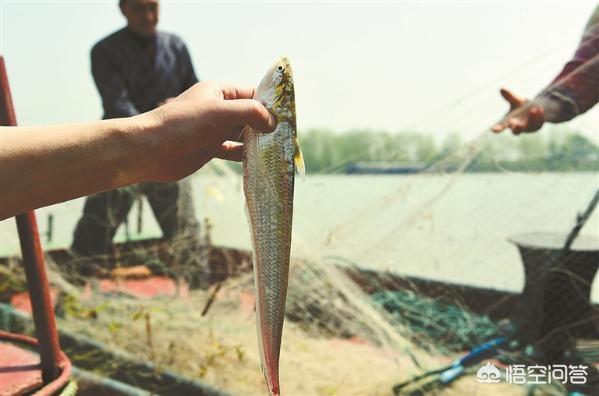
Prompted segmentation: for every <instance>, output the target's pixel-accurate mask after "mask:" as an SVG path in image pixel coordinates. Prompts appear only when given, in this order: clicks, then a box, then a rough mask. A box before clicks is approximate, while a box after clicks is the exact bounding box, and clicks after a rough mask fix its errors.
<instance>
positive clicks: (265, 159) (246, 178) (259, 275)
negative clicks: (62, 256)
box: [243, 57, 304, 395]
mask: <svg viewBox="0 0 599 396" xmlns="http://www.w3.org/2000/svg"><path fill="white" fill-rule="evenodd" d="M254 99H256V100H258V101H260V102H261V103H262V104H264V106H265V107H266V108H267V109H268V110H269V111H270V112H271V113H272V114H274V115H275V117H276V119H277V127H276V130H275V131H274V132H273V133H269V134H261V133H260V132H259V131H256V130H253V129H252V128H250V127H246V128H245V129H244V133H243V142H244V160H243V189H244V192H245V200H246V209H247V215H248V219H249V223H250V231H251V238H252V248H253V261H254V280H255V285H256V294H257V296H256V322H257V328H258V347H259V349H260V360H261V362H262V371H263V373H264V378H265V380H266V384H267V386H268V390H269V392H270V394H271V395H279V394H280V388H279V353H280V349H281V336H282V332H283V320H284V317H285V299H286V296H287V282H288V278H289V257H290V251H291V223H292V217H293V186H294V180H295V172H296V168H297V169H298V171H299V173H300V174H303V173H304V162H303V157H302V154H301V150H300V147H299V144H298V141H297V127H296V118H295V92H294V86H293V74H292V72H291V65H290V64H289V61H288V60H287V58H285V57H283V58H281V59H279V60H278V61H277V62H276V63H275V64H274V65H273V66H272V67H271V68H270V70H269V71H268V73H266V76H265V77H264V78H263V79H262V82H261V83H260V85H259V86H258V88H257V89H256V93H255V95H254Z"/></svg>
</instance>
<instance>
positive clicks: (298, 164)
mask: <svg viewBox="0 0 599 396" xmlns="http://www.w3.org/2000/svg"><path fill="white" fill-rule="evenodd" d="M293 144H294V146H295V156H294V157H293V162H295V169H296V170H297V173H298V174H299V175H300V176H301V178H302V179H305V178H306V164H305V163H304V155H303V154H302V149H301V147H300V145H299V140H297V137H295V138H293Z"/></svg>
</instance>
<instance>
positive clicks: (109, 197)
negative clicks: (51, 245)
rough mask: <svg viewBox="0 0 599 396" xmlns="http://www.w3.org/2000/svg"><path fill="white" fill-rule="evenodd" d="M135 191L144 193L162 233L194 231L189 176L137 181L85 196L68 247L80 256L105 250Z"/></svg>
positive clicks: (123, 218)
mask: <svg viewBox="0 0 599 396" xmlns="http://www.w3.org/2000/svg"><path fill="white" fill-rule="evenodd" d="M139 194H142V195H145V196H146V197H147V199H148V202H149V203H150V206H151V208H152V212H154V216H155V217H156V220H157V222H158V224H159V225H160V228H161V229H162V234H163V237H165V238H173V237H175V236H183V235H198V233H199V228H200V227H199V223H198V221H197V220H196V218H195V213H194V209H193V201H192V194H191V183H190V180H189V179H184V180H182V181H180V182H175V183H141V184H137V185H134V186H130V187H124V188H120V189H117V190H112V191H106V192H102V193H99V194H96V195H91V196H89V197H87V200H86V201H85V206H84V208H83V216H82V217H81V219H79V222H78V223H77V227H76V228H75V233H74V236H73V243H72V245H71V250H72V251H73V252H75V253H77V254H80V255H83V256H91V255H102V254H107V253H108V252H109V251H110V248H111V246H112V239H113V238H114V235H115V233H116V230H117V229H118V227H119V226H120V225H121V223H122V222H123V221H125V218H126V217H127V214H128V213H129V210H130V209H131V206H132V205H133V202H134V201H135V199H136V197H137V196H138V195H139Z"/></svg>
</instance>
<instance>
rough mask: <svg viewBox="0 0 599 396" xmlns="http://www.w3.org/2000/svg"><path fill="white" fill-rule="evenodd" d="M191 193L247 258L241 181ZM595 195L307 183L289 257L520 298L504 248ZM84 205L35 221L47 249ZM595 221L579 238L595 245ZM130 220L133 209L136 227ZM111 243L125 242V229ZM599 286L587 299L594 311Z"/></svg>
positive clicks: (588, 188) (589, 190) (209, 180)
mask: <svg viewBox="0 0 599 396" xmlns="http://www.w3.org/2000/svg"><path fill="white" fill-rule="evenodd" d="M192 183H193V187H194V195H195V196H194V200H195V204H196V212H197V214H198V217H200V218H201V219H206V218H207V219H209V222H210V224H211V237H212V240H213V242H214V243H215V244H219V245H226V246H232V247H241V248H249V234H248V225H247V221H246V217H245V213H244V199H243V189H242V184H241V179H240V178H239V177H237V176H229V177H223V176H213V175H206V174H200V175H196V176H194V177H193V179H192ZM597 188H599V175H597V174H591V173H564V174H560V173H539V174H531V173H525V174H524V173H492V174H462V175H451V174H449V175H410V176H339V175H331V176H318V175H315V176H308V177H307V178H306V179H305V180H301V179H298V180H296V192H295V215H294V236H293V253H292V254H293V255H295V256H297V257H303V258H310V259H314V260H323V258H327V257H331V256H341V257H343V258H346V259H348V260H351V261H353V262H355V263H357V264H359V265H361V266H364V267H369V268H376V269H384V270H392V271H396V272H399V273H403V274H409V275H414V276H421V277H428V278H433V279H438V280H444V281H451V282H457V283H464V284H472V285H478V286H485V287H492V288H497V289H504V290H514V291H516V290H521V288H522V285H523V282H524V275H523V270H522V263H521V258H520V256H519V253H518V250H517V248H516V247H515V246H514V245H513V244H512V243H510V242H509V241H508V240H507V238H508V237H510V236H513V235H517V234H522V233H530V232H557V233H562V234H567V233H568V232H569V231H570V230H571V228H572V227H573V225H574V223H575V219H576V214H577V213H578V212H580V211H582V210H584V209H585V208H586V207H587V205H588V203H589V201H590V199H591V198H592V196H593V194H594V192H595V191H596V190H597ZM83 202H84V201H83V199H77V200H73V201H69V202H66V203H62V204H58V205H53V206H50V207H47V208H42V209H40V210H38V211H37V215H38V223H39V228H40V231H41V232H42V233H44V232H45V231H46V230H47V228H48V222H47V218H48V215H49V214H52V215H53V217H54V226H53V237H52V241H51V242H49V241H47V237H46V236H42V242H43V245H44V248H46V249H48V248H56V247H64V246H68V245H69V244H70V241H71V237H72V232H73V229H74V226H75V224H76V222H77V219H78V217H79V215H80V213H81V210H82V207H83ZM597 213H598V211H596V212H595V213H594V214H593V216H592V217H591V219H590V220H589V221H588V222H587V224H586V226H585V227H584V229H583V230H582V233H581V235H583V236H585V237H591V238H595V239H599V214H597ZM136 217H137V211H136V209H134V210H133V211H132V213H131V214H130V218H131V221H130V223H131V224H132V225H135V224H136V220H135V219H136ZM133 228H135V227H133V226H132V227H131V230H130V232H129V235H130V237H131V238H133V239H140V238H146V237H153V236H160V235H161V233H160V229H159V227H158V225H157V223H156V221H155V220H154V218H153V215H152V213H151V210H150V208H149V205H147V203H146V205H144V211H143V230H142V232H141V233H137V230H136V229H133ZM204 228H205V227H204ZM116 239H117V240H124V239H125V230H124V227H121V228H120V229H119V232H118V234H117V238H116ZM18 249H19V248H18V237H17V233H16V227H15V225H14V220H13V219H9V220H5V221H3V222H0V255H7V254H15V253H18ZM324 261H326V260H324ZM597 283H598V282H597V280H595V284H594V288H593V292H592V294H593V295H592V298H593V300H594V301H598V302H599V287H598V284H597Z"/></svg>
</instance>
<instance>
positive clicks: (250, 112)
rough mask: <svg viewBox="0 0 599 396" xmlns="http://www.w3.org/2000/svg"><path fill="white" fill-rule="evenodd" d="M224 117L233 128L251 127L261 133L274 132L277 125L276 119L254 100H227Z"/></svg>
mask: <svg viewBox="0 0 599 396" xmlns="http://www.w3.org/2000/svg"><path fill="white" fill-rule="evenodd" d="M224 116H225V117H226V119H227V122H228V123H230V124H232V125H233V126H243V125H249V126H251V127H252V128H254V129H256V130H258V131H261V132H272V131H274V129H275V127H276V125H277V121H276V119H275V117H274V116H273V115H272V114H270V113H269V111H268V110H267V109H266V107H264V106H263V105H262V104H261V103H260V102H258V101H257V100H254V99H233V100H225V101H224Z"/></svg>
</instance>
